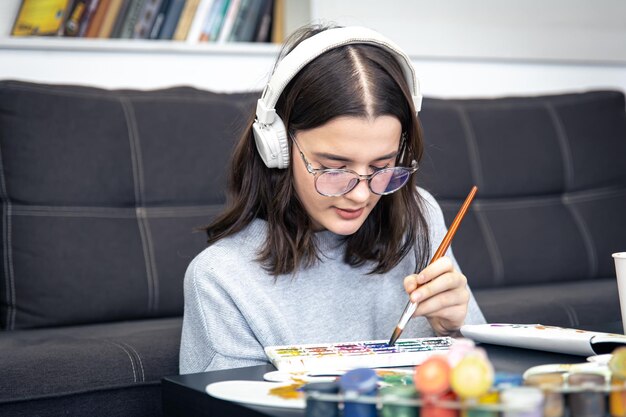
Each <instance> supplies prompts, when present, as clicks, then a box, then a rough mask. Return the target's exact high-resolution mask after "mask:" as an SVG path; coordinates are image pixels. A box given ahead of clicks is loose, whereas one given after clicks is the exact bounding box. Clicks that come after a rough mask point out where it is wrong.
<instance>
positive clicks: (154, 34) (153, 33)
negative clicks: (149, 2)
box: [144, 0, 171, 39]
mask: <svg viewBox="0 0 626 417" xmlns="http://www.w3.org/2000/svg"><path fill="white" fill-rule="evenodd" d="M170 3H171V0H162V1H161V6H160V7H159V10H157V12H156V16H155V18H154V22H153V23H152V25H151V27H150V31H149V32H148V36H147V37H146V38H144V39H158V38H159V33H160V32H161V28H162V27H163V23H164V22H165V14H166V13H167V10H168V9H169V7H170Z"/></svg>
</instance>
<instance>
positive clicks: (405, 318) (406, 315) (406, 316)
mask: <svg viewBox="0 0 626 417" xmlns="http://www.w3.org/2000/svg"><path fill="white" fill-rule="evenodd" d="M477 191H478V188H477V187H476V186H473V187H472V189H471V190H470V192H469V194H468V195H467V197H466V198H465V201H464V202H463V205H462V206H461V209H460V210H459V212H458V213H457V215H456V217H455V218H454V221H453V222H452V225H451V226H450V228H449V229H448V233H446V235H445V236H444V238H443V240H442V241H441V244H440V245H439V248H438V249H437V252H435V254H434V255H433V258H432V259H431V260H430V263H429V265H430V264H432V263H433V262H435V261H436V260H437V259H439V258H441V257H442V256H443V255H444V253H446V251H447V250H448V248H449V247H450V243H451V242H452V238H453V237H454V234H455V233H456V230H457V229H458V228H459V225H460V224H461V221H462V220H463V218H464V217H465V213H467V209H468V208H469V206H470V204H471V203H472V200H473V199H474V196H475V195H476V192H477ZM415 309H417V303H414V302H412V301H410V300H409V302H408V304H407V305H406V307H405V308H404V312H403V313H402V316H401V317H400V321H399V322H398V325H397V326H396V328H395V329H394V331H393V334H392V335H391V339H389V346H393V345H395V344H396V340H398V338H399V337H400V335H401V334H402V331H403V330H404V327H405V326H406V324H407V323H408V322H409V320H410V319H411V316H413V313H415Z"/></svg>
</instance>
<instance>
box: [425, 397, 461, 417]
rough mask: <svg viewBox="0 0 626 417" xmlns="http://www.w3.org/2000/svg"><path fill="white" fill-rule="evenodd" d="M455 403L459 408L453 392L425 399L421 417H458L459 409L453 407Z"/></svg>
mask: <svg viewBox="0 0 626 417" xmlns="http://www.w3.org/2000/svg"><path fill="white" fill-rule="evenodd" d="M454 403H456V406H457V407H458V402H457V397H456V395H455V394H454V393H453V392H452V391H449V392H447V393H445V394H439V395H429V396H426V397H423V398H422V409H421V410H420V417H458V415H459V409H458V408H455V407H453V406H452V404H454Z"/></svg>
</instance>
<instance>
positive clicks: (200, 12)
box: [186, 0, 220, 43]
mask: <svg viewBox="0 0 626 417" xmlns="http://www.w3.org/2000/svg"><path fill="white" fill-rule="evenodd" d="M219 1H220V0H200V3H199V4H198V7H197V10H196V13H195V15H194V16H193V19H192V21H191V25H190V27H189V31H188V33H187V38H186V40H187V41H188V42H192V43H193V42H198V41H199V40H200V35H201V33H202V29H203V27H204V26H205V24H206V21H207V20H208V19H209V17H210V13H212V9H213V8H214V7H215V6H214V4H213V3H214V2H215V3H217V2H219Z"/></svg>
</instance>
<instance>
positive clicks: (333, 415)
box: [300, 382, 339, 417]
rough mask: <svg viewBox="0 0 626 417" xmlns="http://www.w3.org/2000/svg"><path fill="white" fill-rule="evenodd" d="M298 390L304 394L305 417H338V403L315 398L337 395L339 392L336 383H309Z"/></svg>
mask: <svg viewBox="0 0 626 417" xmlns="http://www.w3.org/2000/svg"><path fill="white" fill-rule="evenodd" d="M300 389H301V390H302V391H304V392H305V393H306V411H305V414H304V415H305V417H337V416H338V415H339V403H338V402H336V401H328V400H322V399H319V398H317V397H316V394H337V393H338V392H339V385H338V384H337V382H311V383H309V384H306V385H305V386H303V387H302V388H300Z"/></svg>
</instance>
